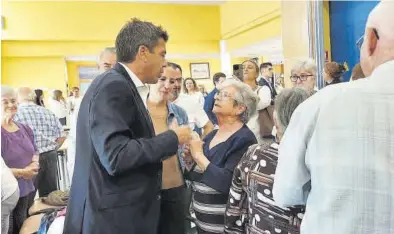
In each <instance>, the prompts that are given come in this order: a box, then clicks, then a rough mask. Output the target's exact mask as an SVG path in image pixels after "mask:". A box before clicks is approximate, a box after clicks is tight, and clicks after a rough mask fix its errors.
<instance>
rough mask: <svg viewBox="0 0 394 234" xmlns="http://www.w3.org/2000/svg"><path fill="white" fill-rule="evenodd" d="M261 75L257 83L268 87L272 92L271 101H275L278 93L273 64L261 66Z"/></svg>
mask: <svg viewBox="0 0 394 234" xmlns="http://www.w3.org/2000/svg"><path fill="white" fill-rule="evenodd" d="M260 74H261V77H260V79H259V80H258V81H257V83H258V85H259V86H268V88H269V89H270V91H271V99H272V100H274V99H275V97H276V95H277V93H276V90H275V81H274V69H273V68H272V63H270V62H267V63H262V64H261V65H260Z"/></svg>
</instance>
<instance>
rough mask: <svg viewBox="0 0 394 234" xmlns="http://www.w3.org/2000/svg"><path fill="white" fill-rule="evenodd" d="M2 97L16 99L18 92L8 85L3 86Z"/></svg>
mask: <svg viewBox="0 0 394 234" xmlns="http://www.w3.org/2000/svg"><path fill="white" fill-rule="evenodd" d="M1 96H2V97H3V96H14V97H16V92H15V89H14V88H11V87H10V86H7V85H2V86H1Z"/></svg>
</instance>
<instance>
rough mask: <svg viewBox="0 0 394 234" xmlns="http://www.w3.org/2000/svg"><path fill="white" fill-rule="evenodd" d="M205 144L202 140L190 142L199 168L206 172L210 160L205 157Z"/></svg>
mask: <svg viewBox="0 0 394 234" xmlns="http://www.w3.org/2000/svg"><path fill="white" fill-rule="evenodd" d="M203 144H204V142H203V141H202V140H200V139H193V140H191V141H190V150H191V154H192V157H193V160H194V161H195V162H196V163H197V165H198V167H199V168H200V169H201V170H202V171H205V170H206V169H207V167H208V165H209V163H210V162H209V160H208V159H207V157H205V155H204V152H203V148H202V146H203Z"/></svg>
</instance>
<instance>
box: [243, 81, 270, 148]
mask: <svg viewBox="0 0 394 234" xmlns="http://www.w3.org/2000/svg"><path fill="white" fill-rule="evenodd" d="M255 93H256V94H257V96H259V98H260V101H259V102H258V103H257V108H256V113H254V115H252V116H251V117H250V118H249V121H248V123H247V124H246V125H247V126H248V128H249V129H250V130H251V131H252V132H253V133H254V135H255V137H256V139H257V142H258V143H261V142H262V138H261V136H260V123H259V111H260V110H264V109H265V108H267V107H268V106H269V105H270V104H271V90H270V88H269V87H268V86H259V87H258V88H257V89H256V90H255Z"/></svg>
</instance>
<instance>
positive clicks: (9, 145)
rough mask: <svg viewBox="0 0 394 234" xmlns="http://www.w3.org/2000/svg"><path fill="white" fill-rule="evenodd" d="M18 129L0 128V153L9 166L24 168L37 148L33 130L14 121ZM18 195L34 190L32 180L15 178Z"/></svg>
mask: <svg viewBox="0 0 394 234" xmlns="http://www.w3.org/2000/svg"><path fill="white" fill-rule="evenodd" d="M16 124H17V125H18V127H19V130H18V131H16V132H8V131H7V130H5V129H4V128H1V155H2V157H3V159H4V162H5V164H7V166H8V167H9V168H18V169H22V168H25V167H26V166H27V165H29V164H30V163H31V160H32V158H33V155H34V154H36V152H37V150H36V147H35V145H34V137H33V131H32V130H31V128H29V127H28V126H26V125H23V124H20V123H16ZM17 180H18V185H19V191H20V197H24V196H26V195H28V194H29V193H31V192H32V191H34V184H33V180H32V179H30V180H25V179H23V178H20V179H17Z"/></svg>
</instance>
